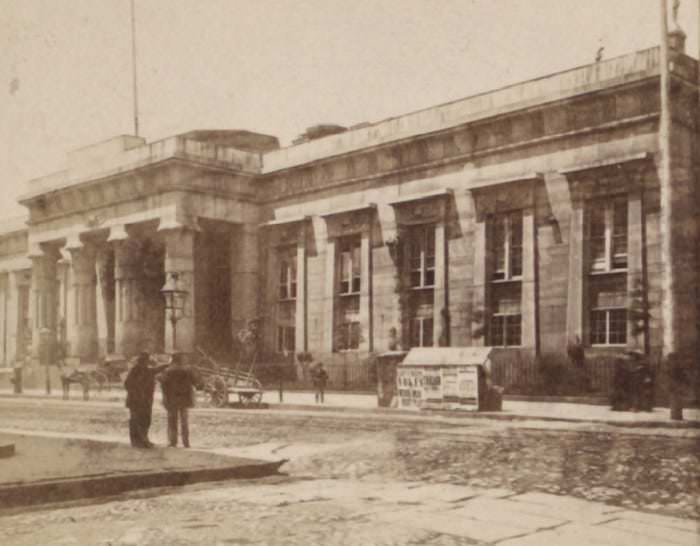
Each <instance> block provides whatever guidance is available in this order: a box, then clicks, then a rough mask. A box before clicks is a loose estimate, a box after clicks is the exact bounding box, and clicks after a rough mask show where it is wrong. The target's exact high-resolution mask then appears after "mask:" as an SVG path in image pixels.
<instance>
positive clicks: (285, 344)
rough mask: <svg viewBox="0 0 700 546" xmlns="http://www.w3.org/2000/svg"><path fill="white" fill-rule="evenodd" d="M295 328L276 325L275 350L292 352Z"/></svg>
mask: <svg viewBox="0 0 700 546" xmlns="http://www.w3.org/2000/svg"><path fill="white" fill-rule="evenodd" d="M295 335H296V330H295V328H294V327H293V326H278V327H277V352H278V353H291V354H294V349H295Z"/></svg>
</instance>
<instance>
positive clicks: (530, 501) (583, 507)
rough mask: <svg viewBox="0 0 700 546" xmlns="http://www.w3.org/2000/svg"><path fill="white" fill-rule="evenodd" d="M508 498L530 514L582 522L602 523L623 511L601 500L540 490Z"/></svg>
mask: <svg viewBox="0 0 700 546" xmlns="http://www.w3.org/2000/svg"><path fill="white" fill-rule="evenodd" d="M508 500H510V501H513V502H515V503H518V505H519V506H518V509H519V510H522V511H523V512H526V513H528V514H536V515H543V516H550V517H557V518H561V519H564V520H568V521H575V522H581V523H583V522H585V523H601V522H604V521H608V520H609V519H610V518H612V517H616V515H617V514H619V513H620V512H622V510H621V509H620V508H618V507H615V506H610V505H607V504H603V503H600V502H591V501H586V500H582V499H576V498H572V497H565V496H563V495H550V494H548V493H539V492H533V493H524V494H522V495H515V496H512V497H509V498H508Z"/></svg>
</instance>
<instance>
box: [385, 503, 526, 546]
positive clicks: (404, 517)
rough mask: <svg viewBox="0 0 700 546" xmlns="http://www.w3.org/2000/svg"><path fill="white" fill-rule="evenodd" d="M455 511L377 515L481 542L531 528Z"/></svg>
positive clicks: (492, 540)
mask: <svg viewBox="0 0 700 546" xmlns="http://www.w3.org/2000/svg"><path fill="white" fill-rule="evenodd" d="M454 512H455V511H450V512H449V514H447V513H443V514H437V513H427V512H422V511H420V510H403V511H399V512H391V513H380V514H378V515H377V519H378V520H379V521H382V522H388V523H393V524H397V523H400V524H402V525H405V526H408V527H412V528H415V529H423V530H426V531H432V532H435V533H442V534H449V535H456V536H460V537H464V538H469V539H471V540H476V541H481V542H494V541H500V540H504V539H506V538H510V537H516V536H520V535H523V534H525V533H527V532H529V531H530V530H529V529H528V528H527V527H523V526H521V525H518V524H515V523H510V522H499V524H498V525H492V524H491V523H492V522H486V521H484V520H477V519H473V518H468V517H458V516H457V515H456V514H455V513H454Z"/></svg>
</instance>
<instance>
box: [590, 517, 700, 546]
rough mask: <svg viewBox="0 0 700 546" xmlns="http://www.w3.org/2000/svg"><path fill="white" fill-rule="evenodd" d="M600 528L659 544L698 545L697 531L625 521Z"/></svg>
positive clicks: (616, 521)
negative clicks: (645, 538) (653, 539)
mask: <svg viewBox="0 0 700 546" xmlns="http://www.w3.org/2000/svg"><path fill="white" fill-rule="evenodd" d="M601 527H604V528H606V529H616V530H620V531H626V532H629V533H631V534H633V535H641V536H644V537H647V538H649V537H650V538H655V539H657V540H658V541H659V543H660V544H661V543H664V544H666V543H668V544H682V545H684V546H685V545H688V546H698V544H700V535H699V534H698V529H695V530H681V529H674V528H671V527H666V526H663V527H661V526H659V525H657V524H648V523H643V522H640V521H633V520H627V519H616V520H613V521H611V522H608V523H605V524H603V525H601Z"/></svg>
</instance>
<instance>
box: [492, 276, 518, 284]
mask: <svg viewBox="0 0 700 546" xmlns="http://www.w3.org/2000/svg"><path fill="white" fill-rule="evenodd" d="M515 282H523V278H522V277H511V278H510V279H491V284H508V283H515Z"/></svg>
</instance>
